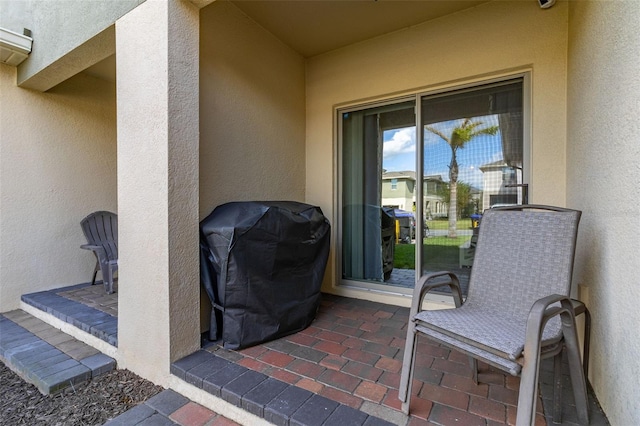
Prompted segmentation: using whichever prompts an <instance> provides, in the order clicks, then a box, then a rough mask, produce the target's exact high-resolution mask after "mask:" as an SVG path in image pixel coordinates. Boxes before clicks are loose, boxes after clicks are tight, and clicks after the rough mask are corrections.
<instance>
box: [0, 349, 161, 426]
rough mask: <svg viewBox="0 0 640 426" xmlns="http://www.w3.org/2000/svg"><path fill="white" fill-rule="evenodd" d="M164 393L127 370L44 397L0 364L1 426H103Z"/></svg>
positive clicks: (105, 375)
mask: <svg viewBox="0 0 640 426" xmlns="http://www.w3.org/2000/svg"><path fill="white" fill-rule="evenodd" d="M162 390H163V388H162V387H161V386H156V385H154V384H153V383H151V382H149V381H148V380H145V379H143V378H141V377H139V376H137V375H135V374H133V373H132V372H130V371H128V370H114V371H111V372H110V373H106V374H103V375H101V376H99V377H97V378H95V379H93V380H91V381H89V382H87V383H86V384H82V385H77V386H75V388H73V389H71V388H67V389H66V390H64V391H62V392H60V393H58V394H56V395H42V394H41V393H40V392H39V391H38V389H37V388H36V387H35V386H33V385H32V384H30V383H27V382H25V381H24V380H22V379H21V378H20V377H19V376H18V375H17V374H15V373H14V372H13V371H11V370H10V369H9V368H8V367H7V366H5V365H4V364H3V363H1V362H0V395H1V397H0V425H47V426H53V425H64V426H67V425H101V424H104V423H105V422H106V421H107V420H109V419H112V418H114V417H116V416H118V415H119V414H122V413H124V412H125V411H127V410H128V409H129V408H132V407H134V406H136V405H138V404H140V403H142V402H144V401H146V400H147V399H149V398H151V397H152V396H154V395H155V394H157V393H159V392H161V391H162Z"/></svg>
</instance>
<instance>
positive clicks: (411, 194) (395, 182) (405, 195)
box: [382, 170, 416, 211]
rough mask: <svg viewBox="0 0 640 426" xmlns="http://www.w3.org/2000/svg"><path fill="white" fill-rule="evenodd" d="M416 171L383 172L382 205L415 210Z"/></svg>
mask: <svg viewBox="0 0 640 426" xmlns="http://www.w3.org/2000/svg"><path fill="white" fill-rule="evenodd" d="M415 190H416V172H412V171H410V170H405V171H402V172H384V173H383V174H382V205H383V206H393V207H397V208H399V209H400V210H407V211H413V206H414V205H415V202H416V195H415Z"/></svg>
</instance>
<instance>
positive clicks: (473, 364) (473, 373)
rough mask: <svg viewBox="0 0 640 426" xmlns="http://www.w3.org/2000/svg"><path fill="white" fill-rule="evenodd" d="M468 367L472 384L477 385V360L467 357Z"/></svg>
mask: <svg viewBox="0 0 640 426" xmlns="http://www.w3.org/2000/svg"><path fill="white" fill-rule="evenodd" d="M469 366H470V367H471V378H472V379H473V383H475V384H476V385H477V384H478V360H477V359H475V358H473V357H471V356H470V357H469Z"/></svg>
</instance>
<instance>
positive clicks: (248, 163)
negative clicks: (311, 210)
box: [200, 2, 305, 218]
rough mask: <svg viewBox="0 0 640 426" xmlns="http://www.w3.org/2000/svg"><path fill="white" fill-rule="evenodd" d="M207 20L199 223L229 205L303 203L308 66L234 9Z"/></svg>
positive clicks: (218, 6) (207, 15)
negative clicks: (263, 202) (305, 82)
mask: <svg viewBox="0 0 640 426" xmlns="http://www.w3.org/2000/svg"><path fill="white" fill-rule="evenodd" d="M200 20H201V34H200V58H201V60H200V217H201V218H204V217H205V216H206V215H208V214H209V213H211V211H212V210H213V208H214V207H215V206H217V205H219V204H222V203H226V202H229V201H246V200H274V199H283V200H296V201H304V193H305V174H304V173H305V160H304V152H305V130H304V129H305V110H304V108H305V98H304V97H305V87H304V59H303V58H302V57H301V56H300V55H299V54H297V53H295V52H294V51H293V50H291V49H290V48H289V47H287V46H286V45H284V44H283V43H282V42H280V41H279V40H278V39H276V38H275V37H274V36H273V35H272V34H270V33H268V32H267V31H265V30H264V29H263V28H262V27H260V26H258V25H257V24H256V23H255V22H254V21H252V20H251V19H249V18H247V17H246V15H244V14H242V13H241V12H240V11H239V10H238V9H237V8H236V7H235V6H233V5H232V4H230V3H228V2H214V3H213V4H211V5H210V6H208V7H206V8H204V9H202V10H201V14H200Z"/></svg>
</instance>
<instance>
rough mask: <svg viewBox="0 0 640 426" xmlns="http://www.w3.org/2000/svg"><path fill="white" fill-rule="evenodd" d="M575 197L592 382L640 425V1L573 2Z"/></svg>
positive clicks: (570, 172)
mask: <svg viewBox="0 0 640 426" xmlns="http://www.w3.org/2000/svg"><path fill="white" fill-rule="evenodd" d="M569 16H570V19H569V36H570V37H569V60H568V65H569V79H568V82H569V84H568V105H569V108H568V168H567V201H568V204H569V206H570V207H575V208H579V209H581V210H583V216H582V221H581V225H580V228H581V229H580V234H579V240H578V253H577V259H576V278H577V282H578V283H579V284H581V285H582V286H583V288H582V290H583V291H582V292H581V297H583V298H585V300H586V302H587V305H588V307H589V309H590V310H591V313H592V316H593V331H592V333H593V334H592V342H593V343H592V345H593V346H592V350H591V367H590V374H589V376H590V382H591V384H592V385H593V387H594V389H595V391H596V395H597V397H598V400H599V402H600V404H601V405H602V407H603V409H604V411H605V412H606V413H607V416H608V418H609V420H610V422H611V424H614V425H636V424H640V403H639V402H638V401H640V387H639V386H638V383H639V381H638V380H639V378H640V335H639V330H640V309H638V300H640V273H639V272H638V271H639V267H640V260H639V258H638V241H639V240H638V231H637V229H638V226H639V224H640V204H638V200H640V166H639V165H638V164H639V163H640V140H639V139H638V135H639V134H640V122H639V121H638V117H640V101H639V99H640V73H639V72H638V70H640V55H639V54H638V53H639V52H640V37H638V22H640V3H639V2H637V1H617V2H597V1H596V2H591V1H581V2H571V7H570V14H569Z"/></svg>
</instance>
